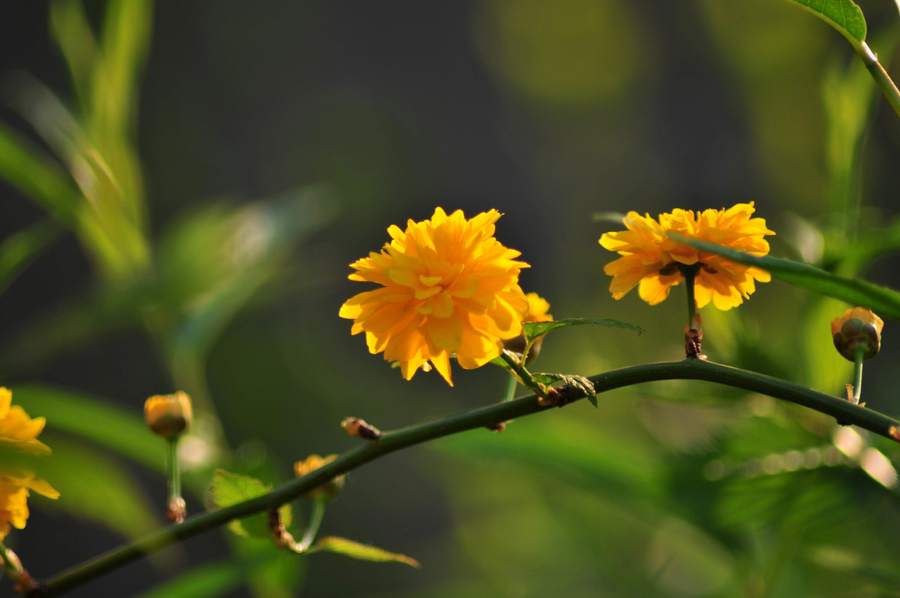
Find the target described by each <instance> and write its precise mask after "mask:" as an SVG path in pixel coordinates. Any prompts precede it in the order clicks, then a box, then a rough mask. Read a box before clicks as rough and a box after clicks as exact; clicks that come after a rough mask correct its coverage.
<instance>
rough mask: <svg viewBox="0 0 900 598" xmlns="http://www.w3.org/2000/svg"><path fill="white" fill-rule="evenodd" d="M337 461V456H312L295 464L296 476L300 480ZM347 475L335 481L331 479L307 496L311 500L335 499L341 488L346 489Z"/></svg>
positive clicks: (340, 476)
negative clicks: (320, 498)
mask: <svg viewBox="0 0 900 598" xmlns="http://www.w3.org/2000/svg"><path fill="white" fill-rule="evenodd" d="M335 459H337V455H327V456H325V457H323V456H321V455H316V454H313V455H310V456H309V457H307V458H306V459H304V460H303V461H297V462H296V463H294V475H296V476H297V477H298V478H299V477H302V476H305V475H306V474H308V473H310V472H312V471H315V470H316V469H319V468H320V467H323V466H325V465H328V464H329V463H331V462H332V461H334V460H335ZM346 477H347V476H345V475H339V476H337V477H336V478H334V479H331V480H329V481H327V482H325V483H324V484H322V485H321V486H318V487H316V488H313V489H312V490H310V491H309V492H307V493H306V495H307V496H308V497H310V498H319V497H325V498H333V497H334V496H335V495H336V494H337V493H338V492H340V491H341V488H343V487H344V481H345V480H346Z"/></svg>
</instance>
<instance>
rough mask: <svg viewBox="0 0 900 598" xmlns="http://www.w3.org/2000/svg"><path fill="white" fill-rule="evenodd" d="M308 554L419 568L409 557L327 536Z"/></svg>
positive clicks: (417, 563) (415, 561)
mask: <svg viewBox="0 0 900 598" xmlns="http://www.w3.org/2000/svg"><path fill="white" fill-rule="evenodd" d="M308 552H310V553H312V552H333V553H335V554H341V555H344V556H346V557H350V558H351V559H357V560H360V561H372V562H375V563H402V564H404V565H409V566H410V567H415V568H419V567H421V565H420V564H419V561H417V560H416V559H414V558H412V557H411V556H406V555H405V554H400V553H399V552H390V551H388V550H385V549H383V548H378V547H377V546H371V545H369V544H362V543H360V542H355V541H353V540H348V539H347V538H340V537H338V536H327V537H325V538H322V539H320V540H319V541H318V542H316V543H315V544H314V545H313V547H312V548H310V549H309V551H308Z"/></svg>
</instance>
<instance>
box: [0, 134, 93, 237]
mask: <svg viewBox="0 0 900 598" xmlns="http://www.w3.org/2000/svg"><path fill="white" fill-rule="evenodd" d="M0 176H2V177H3V179H4V180H6V181H7V182H9V183H10V184H11V185H13V186H14V187H16V188H17V189H19V191H21V192H22V193H24V194H25V195H26V196H28V197H29V198H31V199H33V200H34V201H35V202H37V203H38V204H39V205H40V206H41V207H43V208H44V209H45V210H47V212H48V213H50V214H51V215H52V216H53V217H54V218H56V219H57V220H59V221H60V222H63V223H65V224H69V225H71V224H72V223H73V222H74V218H75V213H76V211H77V208H78V200H79V197H78V191H77V190H76V189H75V188H74V187H73V186H72V185H71V184H70V183H69V181H68V180H67V178H66V176H65V175H64V174H63V173H62V172H61V171H60V170H59V168H58V167H57V166H56V164H53V163H52V162H50V161H49V160H47V159H46V158H44V157H43V156H39V155H38V153H37V150H36V148H34V147H33V146H32V145H31V144H29V143H27V142H26V141H25V140H24V139H22V138H20V137H19V136H18V135H16V134H15V133H14V132H13V131H12V130H10V129H8V128H7V127H6V126H4V125H3V124H2V123H0Z"/></svg>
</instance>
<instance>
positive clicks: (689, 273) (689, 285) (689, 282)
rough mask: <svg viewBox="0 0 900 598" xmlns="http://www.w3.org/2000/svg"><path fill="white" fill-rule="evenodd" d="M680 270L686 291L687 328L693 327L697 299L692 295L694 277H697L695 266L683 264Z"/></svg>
mask: <svg viewBox="0 0 900 598" xmlns="http://www.w3.org/2000/svg"><path fill="white" fill-rule="evenodd" d="M681 272H682V274H683V275H684V288H685V290H686V291H687V308H688V328H694V320H696V319H697V299H696V298H695V296H694V279H696V277H697V268H696V267H695V266H684V267H682V269H681Z"/></svg>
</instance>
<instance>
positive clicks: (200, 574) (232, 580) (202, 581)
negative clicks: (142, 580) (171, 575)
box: [140, 561, 244, 598]
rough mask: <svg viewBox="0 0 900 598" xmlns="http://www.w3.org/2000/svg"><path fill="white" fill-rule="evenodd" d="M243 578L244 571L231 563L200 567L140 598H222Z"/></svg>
mask: <svg viewBox="0 0 900 598" xmlns="http://www.w3.org/2000/svg"><path fill="white" fill-rule="evenodd" d="M243 578H244V571H243V570H242V569H241V567H238V566H235V564H234V563H233V562H231V561H223V562H220V563H214V564H212V565H202V566H200V567H197V568H195V569H192V570H190V571H188V572H187V573H184V574H182V575H179V576H178V577H176V578H175V579H172V580H169V581H166V582H165V583H162V584H160V585H158V586H156V587H155V588H153V589H152V590H149V591H147V592H144V593H143V594H141V595H140V598H207V597H208V596H222V595H225V594H228V593H229V592H230V591H231V590H234V589H235V588H237V587H238V586H239V585H240V584H241V583H242V582H243Z"/></svg>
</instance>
